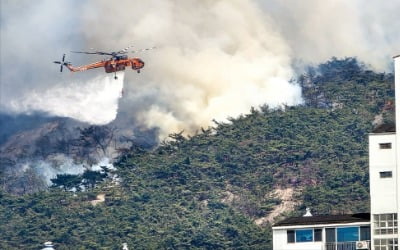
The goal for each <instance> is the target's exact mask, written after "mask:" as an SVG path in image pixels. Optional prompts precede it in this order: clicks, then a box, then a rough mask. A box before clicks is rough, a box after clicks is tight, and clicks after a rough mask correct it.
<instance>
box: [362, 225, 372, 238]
mask: <svg viewBox="0 0 400 250" xmlns="http://www.w3.org/2000/svg"><path fill="white" fill-rule="evenodd" d="M370 239H371V227H370V226H362V227H360V240H370Z"/></svg>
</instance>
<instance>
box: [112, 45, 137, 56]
mask: <svg viewBox="0 0 400 250" xmlns="http://www.w3.org/2000/svg"><path fill="white" fill-rule="evenodd" d="M132 47H133V45H130V46H128V47H126V48H125V49H121V50H120V51H117V52H115V53H117V54H126V53H128V49H130V48H132Z"/></svg>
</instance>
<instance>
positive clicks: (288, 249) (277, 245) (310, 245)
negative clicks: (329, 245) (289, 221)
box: [272, 229, 323, 250]
mask: <svg viewBox="0 0 400 250" xmlns="http://www.w3.org/2000/svg"><path fill="white" fill-rule="evenodd" d="M272 238H273V248H274V250H321V249H323V243H322V242H302V243H287V234H286V229H274V230H273V237H272Z"/></svg>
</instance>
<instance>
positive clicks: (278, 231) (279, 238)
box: [272, 222, 370, 250]
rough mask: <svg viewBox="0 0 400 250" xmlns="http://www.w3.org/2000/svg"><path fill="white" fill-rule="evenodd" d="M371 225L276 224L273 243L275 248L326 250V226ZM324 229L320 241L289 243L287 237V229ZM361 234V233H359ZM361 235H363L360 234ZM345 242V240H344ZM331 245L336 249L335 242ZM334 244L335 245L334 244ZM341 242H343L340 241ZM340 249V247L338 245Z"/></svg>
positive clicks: (273, 231) (349, 224)
mask: <svg viewBox="0 0 400 250" xmlns="http://www.w3.org/2000/svg"><path fill="white" fill-rule="evenodd" d="M364 226H370V222H358V223H334V224H315V225H292V226H276V227H272V239H273V241H272V243H273V250H326V249H327V248H326V246H325V244H326V238H325V236H326V232H325V229H326V228H345V227H364ZM315 228H319V229H322V235H321V236H322V241H319V242H296V243H288V239H287V230H296V229H315ZM359 236H360V235H359ZM360 237H361V236H360ZM343 243H345V242H343ZM330 244H331V246H330V247H329V249H336V247H335V244H337V242H334V243H330ZM332 244H333V245H332ZM339 244H341V243H339ZM338 249H340V247H338ZM342 249H354V248H352V247H350V248H342Z"/></svg>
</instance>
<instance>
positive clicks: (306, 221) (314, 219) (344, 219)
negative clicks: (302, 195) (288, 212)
mask: <svg viewBox="0 0 400 250" xmlns="http://www.w3.org/2000/svg"><path fill="white" fill-rule="evenodd" d="M354 222H370V214H369V213H358V214H341V215H315V216H310V217H291V218H287V219H285V220H282V221H280V222H278V223H276V224H274V227H282V226H298V225H315V224H336V223H354Z"/></svg>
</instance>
